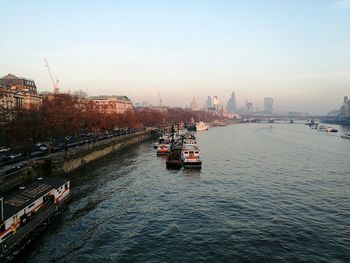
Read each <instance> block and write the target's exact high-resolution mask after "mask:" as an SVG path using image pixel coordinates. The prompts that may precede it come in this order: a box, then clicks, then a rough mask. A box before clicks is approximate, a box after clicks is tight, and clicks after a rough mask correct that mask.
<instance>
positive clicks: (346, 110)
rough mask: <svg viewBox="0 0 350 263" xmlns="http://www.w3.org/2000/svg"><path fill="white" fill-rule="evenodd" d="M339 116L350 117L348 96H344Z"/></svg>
mask: <svg viewBox="0 0 350 263" xmlns="http://www.w3.org/2000/svg"><path fill="white" fill-rule="evenodd" d="M339 116H340V117H341V118H350V100H349V99H348V96H345V97H344V101H343V105H342V106H341V107H340V110H339Z"/></svg>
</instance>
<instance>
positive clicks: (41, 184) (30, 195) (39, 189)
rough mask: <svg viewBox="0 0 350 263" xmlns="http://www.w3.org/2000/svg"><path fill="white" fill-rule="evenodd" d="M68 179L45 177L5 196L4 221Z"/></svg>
mask: <svg viewBox="0 0 350 263" xmlns="http://www.w3.org/2000/svg"><path fill="white" fill-rule="evenodd" d="M66 182H67V180H65V179H62V178H53V177H47V178H46V177H45V178H42V180H38V181H35V182H32V183H29V184H27V185H25V188H24V189H18V190H16V191H14V192H12V193H9V194H7V195H5V196H4V221H5V220H7V219H8V218H10V217H12V216H13V215H15V214H17V213H18V212H19V211H21V210H22V209H23V208H25V207H27V206H28V205H30V204H31V203H33V202H34V201H35V200H37V199H38V198H39V197H41V196H43V195H44V194H45V193H47V192H49V191H50V190H52V189H54V188H55V189H57V188H58V187H60V186H62V185H64V184H65V183H66Z"/></svg>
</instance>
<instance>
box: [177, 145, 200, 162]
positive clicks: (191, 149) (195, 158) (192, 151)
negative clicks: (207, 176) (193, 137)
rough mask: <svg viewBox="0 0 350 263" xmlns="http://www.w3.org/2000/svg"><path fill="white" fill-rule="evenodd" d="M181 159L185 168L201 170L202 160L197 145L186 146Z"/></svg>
mask: <svg viewBox="0 0 350 263" xmlns="http://www.w3.org/2000/svg"><path fill="white" fill-rule="evenodd" d="M181 159H182V164H183V166H184V168H201V167H202V160H201V158H200V150H199V148H198V146H197V145H195V144H184V145H183V146H182V151H181Z"/></svg>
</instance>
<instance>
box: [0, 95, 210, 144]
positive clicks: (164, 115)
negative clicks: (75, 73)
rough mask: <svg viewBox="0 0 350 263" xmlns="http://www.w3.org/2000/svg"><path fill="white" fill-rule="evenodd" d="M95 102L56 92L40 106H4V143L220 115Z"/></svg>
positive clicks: (148, 125)
mask: <svg viewBox="0 0 350 263" xmlns="http://www.w3.org/2000/svg"><path fill="white" fill-rule="evenodd" d="M91 103H92V102H91V101H89V100H88V99H86V97H85V96H81V95H79V94H55V95H51V97H48V98H44V99H43V103H42V107H41V108H40V109H31V110H24V109H20V110H12V111H8V110H5V109H2V110H1V109H0V118H1V120H0V125H1V127H0V130H1V131H0V136H1V139H0V146H1V145H18V146H26V145H27V144H33V143H36V142H39V141H52V140H53V139H56V138H63V137H64V136H67V135H78V134H82V133H89V132H100V131H107V130H113V129H117V128H127V127H128V128H138V127H151V126H158V125H160V124H164V123H168V124H169V123H179V122H187V123H188V122H190V121H191V120H194V121H198V120H200V119H201V120H203V119H206V120H208V121H209V120H213V119H215V118H216V117H217V116H214V115H212V114H209V113H204V112H199V111H198V112H194V111H190V110H185V109H181V108H171V109H164V110H159V109H136V110H132V111H127V112H126V113H124V114H117V113H108V114H107V113H104V112H101V111H96V110H93V107H91Z"/></svg>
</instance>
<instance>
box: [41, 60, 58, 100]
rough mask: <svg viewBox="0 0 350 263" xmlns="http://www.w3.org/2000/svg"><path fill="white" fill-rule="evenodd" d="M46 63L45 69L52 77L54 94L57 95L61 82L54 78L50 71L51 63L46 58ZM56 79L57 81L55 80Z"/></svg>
mask: <svg viewBox="0 0 350 263" xmlns="http://www.w3.org/2000/svg"><path fill="white" fill-rule="evenodd" d="M44 61H45V67H47V71H48V72H49V75H50V78H51V81H52V86H53V93H54V94H57V93H58V92H59V89H58V82H59V80H58V79H57V77H56V76H54V75H53V74H52V72H51V70H50V66H49V63H48V62H47V60H46V58H44ZM54 77H55V79H54Z"/></svg>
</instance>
